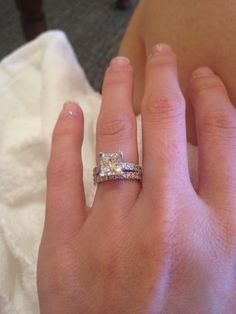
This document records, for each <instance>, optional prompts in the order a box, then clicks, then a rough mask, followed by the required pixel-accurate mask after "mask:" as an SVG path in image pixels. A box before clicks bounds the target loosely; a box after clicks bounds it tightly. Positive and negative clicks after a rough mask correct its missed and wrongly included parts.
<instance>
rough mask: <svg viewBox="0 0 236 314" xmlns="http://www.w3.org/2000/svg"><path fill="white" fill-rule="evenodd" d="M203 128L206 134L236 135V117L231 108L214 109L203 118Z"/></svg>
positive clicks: (230, 136)
mask: <svg viewBox="0 0 236 314" xmlns="http://www.w3.org/2000/svg"><path fill="white" fill-rule="evenodd" d="M200 127H201V130H202V132H203V133H205V134H210V135H220V136H224V137H226V138H227V137H229V138H232V137H233V138H235V137H236V118H235V116H234V115H232V113H231V111H230V110H227V109H221V110H213V111H210V112H209V113H207V114H206V116H205V117H204V118H203V119H202V123H201V126H200Z"/></svg>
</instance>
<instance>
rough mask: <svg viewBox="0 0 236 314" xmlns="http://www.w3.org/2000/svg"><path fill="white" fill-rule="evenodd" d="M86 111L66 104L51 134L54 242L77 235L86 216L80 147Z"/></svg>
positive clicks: (49, 212)
mask: <svg viewBox="0 0 236 314" xmlns="http://www.w3.org/2000/svg"><path fill="white" fill-rule="evenodd" d="M82 141H83V113H82V111H81V109H80V107H79V106H78V105H77V104H75V103H72V102H69V103H66V104H65V105H64V109H63V111H62V112H61V114H60V116H59V118H58V121H57V123H56V126H55V129H54V131H53V136H52V149H51V157H50V161H49V164H48V169H47V199H46V217H45V232H46V233H47V235H48V236H49V237H50V238H51V240H52V241H54V240H55V241H60V242H61V241H64V240H68V239H69V238H71V236H73V235H75V234H76V233H77V232H78V231H79V229H80V227H81V226H82V224H83V222H84V220H85V217H86V209H85V208H86V207H85V194H84V186H83V165H82V159H81V146H82Z"/></svg>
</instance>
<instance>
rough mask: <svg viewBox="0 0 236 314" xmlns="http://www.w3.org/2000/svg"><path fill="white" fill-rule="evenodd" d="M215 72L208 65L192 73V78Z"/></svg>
mask: <svg viewBox="0 0 236 314" xmlns="http://www.w3.org/2000/svg"><path fill="white" fill-rule="evenodd" d="M212 74H214V72H213V71H212V70H211V69H210V68H208V67H201V68H198V69H197V70H195V71H194V72H193V73H192V78H198V77H204V76H211V75H212Z"/></svg>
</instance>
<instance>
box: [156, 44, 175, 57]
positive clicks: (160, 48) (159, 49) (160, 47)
mask: <svg viewBox="0 0 236 314" xmlns="http://www.w3.org/2000/svg"><path fill="white" fill-rule="evenodd" d="M169 52H172V48H171V46H169V45H167V44H164V43H161V44H157V45H155V46H154V47H152V49H151V55H154V54H156V53H163V54H165V53H169Z"/></svg>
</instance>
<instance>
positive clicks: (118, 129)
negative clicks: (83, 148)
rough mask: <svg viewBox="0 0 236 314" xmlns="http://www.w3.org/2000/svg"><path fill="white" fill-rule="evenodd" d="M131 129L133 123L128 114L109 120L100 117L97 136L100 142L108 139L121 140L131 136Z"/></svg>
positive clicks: (118, 115) (121, 114)
mask: <svg viewBox="0 0 236 314" xmlns="http://www.w3.org/2000/svg"><path fill="white" fill-rule="evenodd" d="M133 128H134V121H133V118H132V117H131V116H130V115H129V114H126V113H120V114H117V115H115V116H113V117H112V116H111V117H109V118H108V117H107V116H105V117H103V116H101V117H100V119H99V121H98V126H97V134H98V138H99V139H101V140H103V139H107V138H110V137H112V138H114V139H115V140H122V139H125V138H128V137H130V136H131V134H132V132H133Z"/></svg>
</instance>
